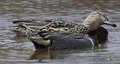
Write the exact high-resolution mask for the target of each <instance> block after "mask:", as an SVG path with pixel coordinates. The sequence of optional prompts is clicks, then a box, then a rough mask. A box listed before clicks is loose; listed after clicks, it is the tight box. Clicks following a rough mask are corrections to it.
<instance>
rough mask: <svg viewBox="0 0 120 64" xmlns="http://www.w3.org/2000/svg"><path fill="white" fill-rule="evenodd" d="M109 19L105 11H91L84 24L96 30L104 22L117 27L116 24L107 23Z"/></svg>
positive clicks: (91, 29)
mask: <svg viewBox="0 0 120 64" xmlns="http://www.w3.org/2000/svg"><path fill="white" fill-rule="evenodd" d="M107 21H108V18H107V15H106V14H105V13H104V12H102V11H100V10H98V11H93V12H91V13H90V14H89V15H88V16H87V18H86V19H85V20H84V22H83V25H84V26H85V27H87V28H88V29H89V30H90V31H93V30H96V29H97V28H99V27H100V26H101V25H103V24H106V25H110V26H113V27H116V25H115V24H109V23H107Z"/></svg>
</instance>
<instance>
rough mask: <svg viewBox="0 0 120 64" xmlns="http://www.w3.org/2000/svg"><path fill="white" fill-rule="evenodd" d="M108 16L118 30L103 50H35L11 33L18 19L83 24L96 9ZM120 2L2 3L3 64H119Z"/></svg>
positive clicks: (47, 0)
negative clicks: (52, 20) (59, 20)
mask: <svg viewBox="0 0 120 64" xmlns="http://www.w3.org/2000/svg"><path fill="white" fill-rule="evenodd" d="M96 9H101V10H103V11H104V12H106V13H107V15H108V17H109V19H110V22H111V23H115V24H117V25H118V27H117V28H113V27H109V26H105V27H106V28H107V29H108V30H109V39H108V43H107V46H106V47H105V48H101V49H87V50H59V51H51V52H50V53H48V52H45V51H42V50H41V51H35V50H34V47H33V44H32V43H31V42H30V41H29V40H27V39H25V38H23V37H18V36H16V35H15V34H14V33H13V32H11V31H10V30H9V27H11V26H14V25H13V24H12V22H10V21H12V20H14V19H20V18H23V19H28V18H36V17H37V18H43V19H51V18H54V19H56V18H60V19H61V18H62V19H66V20H70V21H73V20H74V21H81V22H82V21H83V20H84V19H85V17H86V16H87V15H88V14H89V13H90V12H91V11H93V10H96ZM119 38H120V0H0V64H119V63H120V61H119V60H120V39H119Z"/></svg>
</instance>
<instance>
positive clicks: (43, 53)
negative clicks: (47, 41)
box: [29, 45, 107, 62]
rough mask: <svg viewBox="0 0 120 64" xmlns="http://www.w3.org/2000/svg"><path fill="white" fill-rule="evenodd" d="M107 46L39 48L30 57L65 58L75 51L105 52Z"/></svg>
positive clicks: (31, 58)
mask: <svg viewBox="0 0 120 64" xmlns="http://www.w3.org/2000/svg"><path fill="white" fill-rule="evenodd" d="M106 48H107V46H106V45H104V46H103V45H101V47H99V48H98V47H96V48H94V49H91V48H87V49H74V50H73V49H65V50H50V51H48V50H47V49H39V50H35V51H34V53H33V54H32V55H31V56H30V57H29V60H34V59H37V60H39V62H42V60H47V59H64V58H66V57H68V56H69V55H70V54H74V53H82V52H85V51H86V52H104V51H105V49H106Z"/></svg>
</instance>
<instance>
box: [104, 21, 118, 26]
mask: <svg viewBox="0 0 120 64" xmlns="http://www.w3.org/2000/svg"><path fill="white" fill-rule="evenodd" d="M103 24H104V25H109V26H112V27H117V25H116V24H111V23H109V22H104V23H103Z"/></svg>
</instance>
